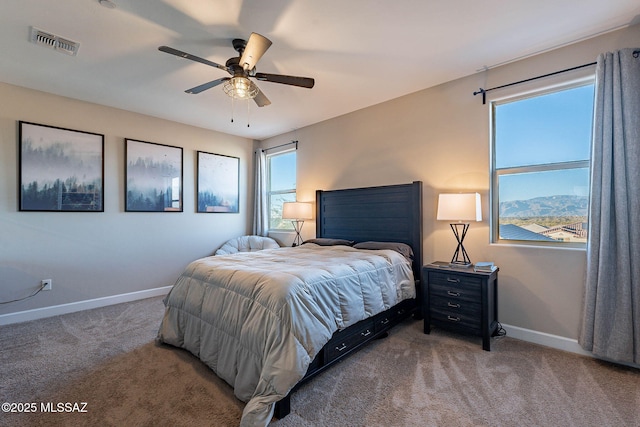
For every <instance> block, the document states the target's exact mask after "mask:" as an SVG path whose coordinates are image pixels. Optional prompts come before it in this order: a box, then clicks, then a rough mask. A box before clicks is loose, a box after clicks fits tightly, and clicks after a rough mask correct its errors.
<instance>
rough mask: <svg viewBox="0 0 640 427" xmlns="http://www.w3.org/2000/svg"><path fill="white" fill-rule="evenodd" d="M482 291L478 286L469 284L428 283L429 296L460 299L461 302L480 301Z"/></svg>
mask: <svg viewBox="0 0 640 427" xmlns="http://www.w3.org/2000/svg"><path fill="white" fill-rule="evenodd" d="M481 295H482V289H481V287H480V285H479V284H478V285H471V284H469V283H446V284H442V283H429V296H430V297H434V296H440V297H443V298H451V299H460V300H463V301H476V302H477V301H480V297H481Z"/></svg>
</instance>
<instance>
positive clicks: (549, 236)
mask: <svg viewBox="0 0 640 427" xmlns="http://www.w3.org/2000/svg"><path fill="white" fill-rule="evenodd" d="M500 238H501V239H506V240H536V241H548V242H558V241H560V242H582V243H585V242H586V241H587V223H586V222H576V223H573V224H566V225H559V226H557V227H549V228H547V227H544V226H542V225H538V224H529V225H525V226H522V227H521V226H518V225H515V224H501V225H500Z"/></svg>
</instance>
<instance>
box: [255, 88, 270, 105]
mask: <svg viewBox="0 0 640 427" xmlns="http://www.w3.org/2000/svg"><path fill="white" fill-rule="evenodd" d="M253 100H254V101H255V102H256V104H258V107H266V106H267V105H271V101H269V99H268V98H267V97H266V96H265V94H264V93H262V91H261V90H260V89H258V94H257V95H256V97H255V98H253Z"/></svg>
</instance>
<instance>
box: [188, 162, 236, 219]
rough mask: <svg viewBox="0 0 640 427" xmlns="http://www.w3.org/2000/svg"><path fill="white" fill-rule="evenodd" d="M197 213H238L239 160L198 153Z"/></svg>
mask: <svg viewBox="0 0 640 427" xmlns="http://www.w3.org/2000/svg"><path fill="white" fill-rule="evenodd" d="M197 161H198V164H197V169H198V180H197V190H196V191H197V194H198V196H197V212H203V213H238V212H240V207H239V204H240V158H238V157H233V156H225V155H222V154H213V153H207V152H204V151H198V159H197Z"/></svg>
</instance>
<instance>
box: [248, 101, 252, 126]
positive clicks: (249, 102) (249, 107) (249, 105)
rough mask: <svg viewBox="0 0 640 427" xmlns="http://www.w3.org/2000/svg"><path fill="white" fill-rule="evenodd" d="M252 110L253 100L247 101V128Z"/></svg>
mask: <svg viewBox="0 0 640 427" xmlns="http://www.w3.org/2000/svg"><path fill="white" fill-rule="evenodd" d="M250 110H251V100H249V99H247V127H249V111H250Z"/></svg>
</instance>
